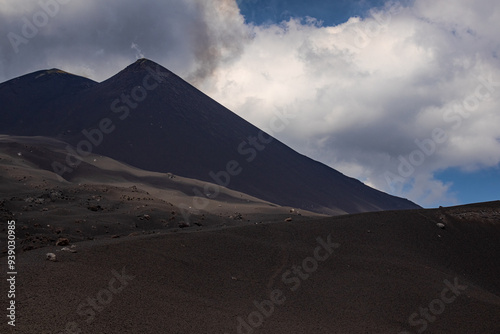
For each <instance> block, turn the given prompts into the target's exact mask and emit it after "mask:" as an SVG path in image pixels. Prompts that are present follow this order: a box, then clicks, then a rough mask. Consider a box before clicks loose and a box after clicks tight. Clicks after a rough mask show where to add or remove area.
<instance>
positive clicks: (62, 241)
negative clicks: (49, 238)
mask: <svg viewBox="0 0 500 334" xmlns="http://www.w3.org/2000/svg"><path fill="white" fill-rule="evenodd" d="M67 245H69V239H68V238H59V239H57V241H56V246H67Z"/></svg>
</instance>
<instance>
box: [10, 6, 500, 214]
mask: <svg viewBox="0 0 500 334" xmlns="http://www.w3.org/2000/svg"><path fill="white" fill-rule="evenodd" d="M53 3H56V2H53ZM57 3H58V2H57ZM40 13H41V14H40ZM137 13H140V15H137ZM44 15H45V16H44ZM44 17H46V19H44V20H42V21H40V20H41V19H43V18H44ZM306 17H312V18H314V19H315V20H314V19H306ZM34 18H36V19H38V20H39V21H38V25H39V27H35V28H36V29H32V28H33V27H32V28H31V29H28V28H27V27H26V26H25V25H26V24H27V23H26V22H29V23H30V24H32V25H33V22H34ZM89 22H91V24H89ZM499 22H500V2H499V1H498V0H481V1H470V0H454V1H449V0H405V1H401V0H392V1H387V2H385V1H375V0H374V1H370V0H359V1H347V0H340V1H325V0H309V1H296V0H288V1H287V0H268V1H264V0H206V1H199V0H164V1H156V0H145V1H133V0H122V1H112V0H86V1H69V2H67V3H64V4H60V5H59V6H58V7H57V8H54V7H53V8H52V9H51V12H50V13H49V14H47V13H45V14H44V9H43V8H42V7H41V4H40V2H38V1H29V2H28V1H27V2H22V6H21V5H20V2H19V1H18V0H4V1H3V2H2V6H1V7H0V31H2V32H5V34H4V38H1V39H0V81H5V80H8V79H11V78H14V77H17V76H20V75H23V74H26V73H29V72H34V71H37V70H40V69H48V68H60V69H63V70H65V71H68V72H71V73H74V74H78V75H82V76H86V77H89V78H91V79H94V80H96V81H102V80H105V79H107V78H109V77H110V76H112V75H114V74H115V73H117V72H119V71H120V70H122V69H123V68H125V67H126V66H127V65H129V64H131V63H133V62H134V61H135V60H136V59H138V58H141V57H147V58H149V59H151V60H153V61H156V62H158V63H160V64H161V65H163V66H165V67H166V68H168V69H170V70H171V71H173V72H175V73H176V74H178V75H179V76H181V77H182V78H184V79H185V80H187V81H188V82H190V83H191V84H193V85H194V86H195V87H197V88H199V89H200V90H202V91H203V92H204V93H206V94H207V95H209V96H210V97H212V98H213V99H215V100H217V101H218V102H220V103H221V104H223V105H224V106H226V107H228V108H229V109H230V110H232V111H233V112H235V113H236V114H238V115H239V116H241V117H243V118H244V119H246V120H248V121H249V122H251V123H253V124H255V125H256V126H258V127H260V128H262V129H264V130H266V131H268V132H271V133H272V134H273V135H274V136H275V137H276V138H278V139H279V140H281V141H282V142H284V143H286V144H287V145H289V146H290V147H292V148H293V149H295V150H297V151H298V152H300V153H302V154H305V155H307V156H310V157H311V158H313V159H315V160H318V161H321V162H323V163H325V164H327V165H329V166H331V167H332V168H335V169H337V170H339V171H340V172H342V173H344V174H346V175H348V176H351V177H355V178H357V179H359V180H361V181H362V182H364V183H366V184H368V185H370V186H372V187H374V188H377V189H379V190H382V191H384V192H388V193H391V194H393V195H396V196H400V197H405V198H408V199H410V200H412V201H414V202H416V203H418V204H420V205H422V206H424V207H437V206H440V205H442V206H448V205H458V204H466V203H472V202H479V201H485V200H498V199H500V192H499V190H498V189H499V180H500V172H499V169H500V167H499V166H500V127H499V126H498V124H500V62H499V59H498V55H499V54H500V38H499V34H498V27H499ZM12 36H14V37H12ZM15 36H17V37H15ZM16 38H17V39H16ZM276 115H288V116H287V117H288V118H287V119H288V120H289V124H288V125H287V127H286V129H284V130H283V131H278V132H272V131H271V129H269V122H270V121H269V120H270V119H273V118H274V117H276ZM422 143H424V144H422Z"/></svg>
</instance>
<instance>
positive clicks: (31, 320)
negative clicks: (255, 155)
mask: <svg viewBox="0 0 500 334" xmlns="http://www.w3.org/2000/svg"><path fill="white" fill-rule="evenodd" d="M438 222H442V223H444V224H445V229H440V228H439V227H438V226H437V223H438ZM499 222H500V206H499V202H492V203H483V204H478V205H473V206H465V207H456V208H445V209H441V210H439V209H435V210H409V211H394V212H380V213H369V214H358V215H352V216H341V217H334V218H327V219H323V220H318V221H315V222H305V223H295V222H292V223H277V224H267V225H253V226H246V227H239V228H230V229H225V230H220V231H212V232H198V233H179V234H170V235H162V236H158V237H145V238H143V237H137V239H130V238H129V239H126V238H123V239H118V240H114V241H108V242H105V243H104V242H86V243H80V244H78V245H77V247H76V249H77V250H78V253H74V254H73V253H67V252H63V251H59V250H60V248H61V247H49V248H45V249H41V250H34V251H30V252H27V253H24V254H21V255H20V256H19V257H18V263H19V264H18V272H19V275H18V282H17V288H18V291H19V294H18V296H17V304H16V305H17V307H18V314H19V319H18V324H17V327H16V329H17V330H18V331H19V333H61V332H63V331H64V329H65V328H68V327H67V326H70V327H69V328H73V330H74V331H73V332H78V331H77V330H76V329H79V330H81V331H82V333H134V334H135V333H177V334H179V333H190V334H191V333H228V334H233V333H272V334H281V333H297V334H311V333H325V334H326V333H328V334H331V333H339V334H344V333H370V334H372V333H383V334H388V333H395V334H396V333H400V334H401V333H453V334H460V333H464V334H465V333H466V334H470V333H474V334H475V333H491V334H493V333H500V323H499V322H498V319H499V316H500V281H499V280H498V277H499V276H500V266H499V265H498V263H499V260H500V259H499V255H500V244H499V243H498V240H499V238H500V225H499ZM329 235H331V241H332V242H333V243H338V244H340V246H339V247H338V248H336V249H332V254H331V256H329V257H328V256H326V254H327V253H326V252H325V251H323V250H321V251H319V252H317V253H315V249H316V248H317V247H318V246H319V245H320V243H319V242H318V241H317V238H321V239H323V240H324V241H327V240H328V236H329ZM48 251H53V252H55V253H56V254H57V256H58V259H59V262H49V261H46V260H44V258H45V253H46V252H48ZM315 254H316V255H315ZM314 256H318V258H322V259H323V260H324V261H323V260H320V261H317V262H314V261H315V260H314V259H313V257H314ZM3 263H5V261H2V264H3ZM315 263H316V265H315ZM294 266H297V267H300V268H303V269H301V272H300V274H293V273H292V271H293V270H294V269H293V268H294ZM305 269H307V271H308V273H306V270H305ZM113 270H115V271H118V272H120V273H122V270H123V273H124V274H125V275H127V276H133V278H131V277H128V278H129V279H127V280H126V281H125V283H123V284H120V283H118V282H116V279H115V280H114V281H111V280H113V278H114V277H115V275H114V273H116V272H114V271H113ZM283 275H285V280H284V279H283ZM299 275H301V276H300V277H303V278H301V279H300V278H299ZM110 282H111V283H112V287H114V288H115V289H116V288H120V286H122V287H123V288H122V289H121V290H120V291H119V292H117V293H115V294H111V295H110V292H109V289H110ZM446 282H448V283H446ZM450 284H451V285H452V286H453V285H454V286H455V292H453V291H450V287H449V285H450ZM292 288H294V289H293V291H292ZM445 289H446V290H445ZM277 290H279V291H280V292H281V294H278V296H279V297H278V298H277V299H278V301H279V304H276V305H274V306H273V307H272V308H271V307H270V306H269V303H268V302H267V303H265V304H264V307H265V311H259V306H255V303H257V304H261V305H262V302H263V301H264V300H270V299H271V296H272V291H277ZM443 291H444V293H443ZM99 300H101V301H102V302H99ZM92 301H94V303H97V304H95V305H96V306H95V307H94V308H92V307H91V306H90V304H89V303H91V302H92ZM257 312H259V314H261V315H260V319H259V314H257ZM260 312H262V313H260ZM264 312H265V313H266V314H265V316H263V315H262V314H263V313H264ZM239 317H241V319H244V321H245V322H247V323H249V322H250V321H253V324H254V325H255V326H254V327H256V328H255V330H252V331H250V330H245V329H243V330H240V331H238V323H239V322H238V318H239ZM249 318H250V320H249ZM1 326H6V325H5V323H3V324H2V325H0V330H1V329H2V328H4V327H1ZM71 326H73V327H71Z"/></svg>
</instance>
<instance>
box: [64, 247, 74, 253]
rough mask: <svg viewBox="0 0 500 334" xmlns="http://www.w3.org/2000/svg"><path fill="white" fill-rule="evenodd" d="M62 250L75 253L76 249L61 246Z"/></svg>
mask: <svg viewBox="0 0 500 334" xmlns="http://www.w3.org/2000/svg"><path fill="white" fill-rule="evenodd" d="M61 251H62V252H71V253H76V249H74V248H69V247H63V248H61Z"/></svg>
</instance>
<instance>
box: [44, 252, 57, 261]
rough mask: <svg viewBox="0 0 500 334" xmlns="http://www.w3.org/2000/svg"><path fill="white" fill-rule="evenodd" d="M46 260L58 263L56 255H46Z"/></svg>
mask: <svg viewBox="0 0 500 334" xmlns="http://www.w3.org/2000/svg"><path fill="white" fill-rule="evenodd" d="M46 259H47V260H49V261H52V262H56V261H57V259H56V254H54V253H47V254H46Z"/></svg>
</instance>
